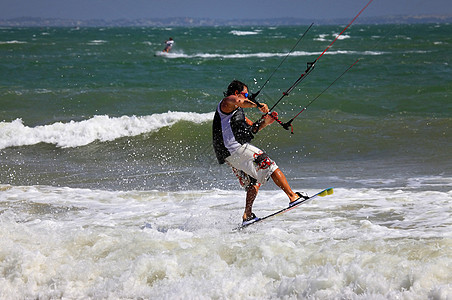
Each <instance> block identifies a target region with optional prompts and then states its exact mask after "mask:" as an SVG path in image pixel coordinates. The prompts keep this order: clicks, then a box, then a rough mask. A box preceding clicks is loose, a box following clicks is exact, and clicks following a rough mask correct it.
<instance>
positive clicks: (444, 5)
mask: <svg viewBox="0 0 452 300" xmlns="http://www.w3.org/2000/svg"><path fill="white" fill-rule="evenodd" d="M367 2H368V0H0V19H11V18H16V17H44V18H69V19H82V20H86V19H105V20H115V19H122V18H124V19H139V18H167V17H193V18H212V19H240V18H250V19H261V18H284V17H297V18H304V19H308V20H309V19H319V18H338V17H339V18H350V17H353V16H354V15H355V14H356V13H357V12H358V11H359V10H360V9H361V8H362V7H364V5H365V4H366V3H367ZM413 14H452V0H373V2H372V3H371V4H370V6H369V7H368V8H367V10H366V11H365V12H364V13H363V14H362V17H366V16H367V17H369V16H386V15H413Z"/></svg>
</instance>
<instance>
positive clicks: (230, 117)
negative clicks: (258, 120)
mask: <svg viewBox="0 0 452 300" xmlns="http://www.w3.org/2000/svg"><path fill="white" fill-rule="evenodd" d="M220 105H221V102H220V103H219V104H218V106H217V110H216V111H215V116H214V118H213V125H212V129H213V148H214V149H215V154H216V156H217V159H218V162H219V163H220V164H224V163H225V159H226V157H228V156H230V155H231V154H232V153H233V152H234V151H236V150H237V149H238V148H240V146H241V145H243V144H245V143H248V142H250V141H251V140H252V139H253V138H254V135H253V133H252V132H251V126H250V125H248V124H247V123H246V119H245V113H244V112H243V109H242V108H241V107H238V108H237V109H235V110H234V111H232V112H230V113H229V114H225V113H223V112H222V111H221V107H220Z"/></svg>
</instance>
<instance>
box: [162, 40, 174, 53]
mask: <svg viewBox="0 0 452 300" xmlns="http://www.w3.org/2000/svg"><path fill="white" fill-rule="evenodd" d="M173 44H174V40H173V38H172V37H170V38H169V40H167V41H165V49H163V51H162V52H166V53H168V52H170V51H171V48H172V47H173Z"/></svg>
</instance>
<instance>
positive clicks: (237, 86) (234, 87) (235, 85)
mask: <svg viewBox="0 0 452 300" xmlns="http://www.w3.org/2000/svg"><path fill="white" fill-rule="evenodd" d="M245 87H246V84H244V83H243V82H241V81H239V80H233V81H232V82H231V83H230V84H229V85H228V90H227V91H226V92H223V94H224V96H225V97H227V96H230V95H234V93H235V91H239V92H242V91H243V90H244V89H245Z"/></svg>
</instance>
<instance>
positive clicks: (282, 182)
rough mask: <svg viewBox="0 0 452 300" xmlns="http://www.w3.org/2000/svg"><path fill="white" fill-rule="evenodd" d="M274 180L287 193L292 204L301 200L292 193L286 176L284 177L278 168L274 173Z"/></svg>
mask: <svg viewBox="0 0 452 300" xmlns="http://www.w3.org/2000/svg"><path fill="white" fill-rule="evenodd" d="M271 177H272V179H273V181H274V182H275V184H276V185H277V186H278V187H279V188H280V189H282V190H283V191H284V193H286V195H287V196H288V197H289V199H290V202H293V201H295V200H297V199H298V198H299V196H298V195H297V194H296V193H294V191H292V189H291V188H290V185H289V183H288V182H287V179H286V176H284V174H283V172H282V171H281V170H280V169H279V168H278V169H276V170H275V172H273V174H272V176H271Z"/></svg>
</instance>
